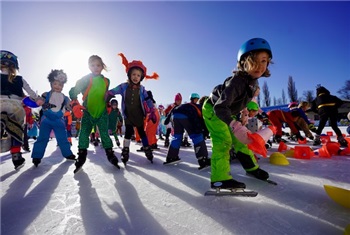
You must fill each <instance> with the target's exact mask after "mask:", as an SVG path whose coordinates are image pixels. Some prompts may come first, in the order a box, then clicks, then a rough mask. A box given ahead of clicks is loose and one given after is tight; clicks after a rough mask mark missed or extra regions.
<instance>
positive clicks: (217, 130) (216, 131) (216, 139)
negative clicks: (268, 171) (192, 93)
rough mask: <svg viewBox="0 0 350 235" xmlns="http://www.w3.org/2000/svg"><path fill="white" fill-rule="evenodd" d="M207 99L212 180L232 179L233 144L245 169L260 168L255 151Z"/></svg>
mask: <svg viewBox="0 0 350 235" xmlns="http://www.w3.org/2000/svg"><path fill="white" fill-rule="evenodd" d="M207 101H208V100H206V101H205V102H204V105H203V109H202V112H203V118H204V122H205V125H206V126H207V128H208V130H209V133H210V139H211V141H212V156H211V182H217V181H223V180H229V179H232V176H231V169H230V149H231V147H232V146H234V148H235V150H236V152H237V155H238V156H239V157H238V158H239V161H240V163H241V164H242V166H243V168H244V170H245V171H247V172H249V171H253V170H256V169H258V168H259V165H258V164H257V162H256V159H255V157H254V154H253V152H252V151H251V150H249V149H248V146H247V145H246V144H243V143H241V142H240V141H239V140H238V139H237V138H236V137H235V136H234V135H233V133H232V131H231V128H230V127H229V126H228V125H227V124H226V123H225V122H223V121H222V120H220V119H219V118H218V117H217V116H216V115H215V113H214V109H213V105H212V104H211V103H210V102H207Z"/></svg>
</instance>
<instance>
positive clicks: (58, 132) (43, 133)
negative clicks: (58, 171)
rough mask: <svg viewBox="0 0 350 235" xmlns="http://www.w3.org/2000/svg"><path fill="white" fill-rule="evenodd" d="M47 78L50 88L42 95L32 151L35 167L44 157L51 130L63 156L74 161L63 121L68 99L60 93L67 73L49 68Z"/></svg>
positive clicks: (67, 107) (68, 106)
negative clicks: (40, 114) (38, 125)
mask: <svg viewBox="0 0 350 235" xmlns="http://www.w3.org/2000/svg"><path fill="white" fill-rule="evenodd" d="M47 78H48V80H49V82H50V85H51V90H50V91H49V92H45V93H44V94H43V95H42V96H43V97H44V98H45V103H44V104H43V106H42V110H43V115H42V117H41V122H40V132H39V136H38V139H37V140H36V142H35V143H34V147H33V152H32V159H33V164H34V165H35V166H36V167H37V166H38V165H39V164H40V162H41V159H42V158H43V157H44V153H45V150H46V146H47V143H48V142H49V139H50V133H51V131H53V132H54V134H55V137H56V139H57V143H58V146H59V148H60V150H61V153H62V155H63V157H65V158H66V159H67V160H73V161H75V155H74V154H73V153H72V151H71V149H70V147H71V145H70V143H69V142H68V139H67V131H66V123H65V121H64V113H65V112H66V109H70V105H69V101H70V100H69V98H68V97H67V96H65V95H64V94H63V93H62V89H63V86H64V84H65V83H66V82H67V75H66V74H65V73H64V72H63V70H58V69H55V70H51V72H50V74H49V75H48V77H47Z"/></svg>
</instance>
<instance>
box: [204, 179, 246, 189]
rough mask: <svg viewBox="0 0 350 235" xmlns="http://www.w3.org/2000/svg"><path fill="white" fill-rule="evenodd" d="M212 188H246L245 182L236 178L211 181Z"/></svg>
mask: <svg viewBox="0 0 350 235" xmlns="http://www.w3.org/2000/svg"><path fill="white" fill-rule="evenodd" d="M210 185H211V188H212V189H218V190H220V189H227V190H231V189H245V187H246V186H245V183H242V182H239V181H236V180H234V179H230V180H223V181H216V182H211V183H210Z"/></svg>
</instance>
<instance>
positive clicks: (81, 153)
mask: <svg viewBox="0 0 350 235" xmlns="http://www.w3.org/2000/svg"><path fill="white" fill-rule="evenodd" d="M86 156H87V150H86V149H79V151H78V160H77V161H76V162H75V164H74V165H75V170H74V174H75V173H77V172H78V171H80V170H81V168H82V167H83V165H84V163H85V161H86Z"/></svg>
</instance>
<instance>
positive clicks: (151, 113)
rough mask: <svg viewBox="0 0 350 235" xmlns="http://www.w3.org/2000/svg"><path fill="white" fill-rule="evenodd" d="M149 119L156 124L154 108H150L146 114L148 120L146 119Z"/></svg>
mask: <svg viewBox="0 0 350 235" xmlns="http://www.w3.org/2000/svg"><path fill="white" fill-rule="evenodd" d="M150 120H151V121H152V122H153V124H156V122H157V116H156V114H155V112H154V109H152V111H151V112H150V114H149V115H148V120H147V121H150Z"/></svg>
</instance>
